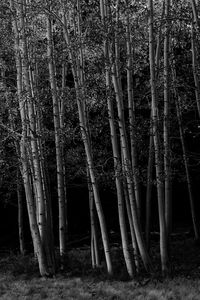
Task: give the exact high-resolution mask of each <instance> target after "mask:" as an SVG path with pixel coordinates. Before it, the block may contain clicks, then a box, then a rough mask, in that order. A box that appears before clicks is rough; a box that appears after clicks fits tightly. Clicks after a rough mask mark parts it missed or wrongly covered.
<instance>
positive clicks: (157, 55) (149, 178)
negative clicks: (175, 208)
mask: <svg viewBox="0 0 200 300" xmlns="http://www.w3.org/2000/svg"><path fill="white" fill-rule="evenodd" d="M164 13H165V2H164V1H163V8H162V13H161V17H160V19H161V21H160V24H159V31H158V36H157V45H156V53H155V71H156V75H155V76H156V79H157V80H159V73H160V52H161V39H162V27H163V20H164ZM149 135H150V137H149V155H148V167H147V189H146V221H145V238H146V243H147V249H149V248H150V232H151V228H150V227H151V206H152V201H151V200H152V185H153V184H152V183H153V166H154V146H153V133H152V113H151V119H150V130H149Z"/></svg>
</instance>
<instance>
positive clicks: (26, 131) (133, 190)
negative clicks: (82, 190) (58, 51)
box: [10, 0, 200, 278]
mask: <svg viewBox="0 0 200 300" xmlns="http://www.w3.org/2000/svg"><path fill="white" fill-rule="evenodd" d="M38 5H39V6H40V9H41V14H42V16H43V17H44V18H45V25H46V29H45V30H44V29H43V31H45V35H46V41H47V44H46V58H47V60H46V61H47V68H48V72H49V84H50V91H51V99H52V108H53V109H52V116H53V123H54V134H55V136H54V137H55V155H56V174H57V198H58V207H59V252H60V257H61V267H62V258H63V257H64V255H65V254H66V247H67V207H66V206H67V201H66V186H65V185H66V183H65V161H64V145H63V138H62V136H63V131H64V101H65V100H66V99H64V93H63V95H61V93H60V91H59V89H60V87H59V83H58V82H57V80H58V79H57V76H56V62H55V49H54V40H53V24H54V22H57V23H58V25H59V26H60V28H61V32H62V39H63V44H64V45H65V46H66V48H67V51H68V53H67V55H68V61H67V62H66V61H63V62H62V85H61V89H62V91H64V89H65V76H66V64H68V65H70V68H71V70H72V74H73V80H74V86H75V93H76V102H77V110H78V116H79V125H80V132H81V137H82V142H83V145H84V150H85V161H86V163H85V164H86V170H87V182H88V190H89V207H90V218H91V257H92V265H93V267H94V268H98V267H99V266H100V258H99V237H101V239H102V243H103V249H104V255H105V260H106V266H107V271H108V274H110V275H112V274H113V264H112V260H111V252H110V244H109V238H108V232H107V227H106V222H105V217H104V212H103V209H102V203H101V199H100V194H99V187H98V180H97V177H96V174H95V162H94V159H93V149H92V141H91V134H90V125H89V120H88V109H87V92H86V75H87V74H86V72H87V68H86V66H85V65H86V63H85V61H86V57H87V54H86V53H87V51H88V49H87V45H86V43H85V41H84V38H85V36H84V35H85V28H84V26H83V23H84V22H83V20H82V11H83V7H82V6H83V3H82V1H80V0H76V1H74V3H73V5H72V4H71V3H66V1H63V0H60V1H59V2H58V6H59V9H58V10H54V8H53V5H52V3H51V1H46V2H45V3H40V4H38ZM84 5H85V4H84ZM121 5H122V4H121V2H120V1H119V0H116V3H115V6H114V7H112V6H111V5H110V1H108V0H100V1H99V11H100V23H101V26H102V32H103V34H102V36H103V38H102V55H103V57H104V66H103V72H104V78H105V95H106V100H107V115H108V119H109V127H110V142H111V145H112V155H113V170H114V177H115V185H116V191H117V203H118V204H117V205H118V217H119V225H120V234H121V244H122V250H123V256H124V261H125V265H126V269H127V273H128V274H129V276H130V278H132V277H133V276H134V274H135V273H136V272H139V269H140V261H142V263H143V265H144V267H145V269H146V271H148V272H153V267H152V263H151V258H150V256H149V247H150V223H151V222H150V219H151V191H152V182H153V170H154V169H155V181H156V188H157V200H158V215H159V228H160V256H161V267H162V273H163V275H167V274H168V273H169V270H170V267H169V245H170V233H171V228H172V196H171V195H172V191H171V186H172V185H171V166H170V135H171V129H170V114H169V112H170V106H171V105H172V103H175V106H176V112H177V118H178V124H179V131H180V138H181V144H182V150H183V160H184V164H185V170H186V178H187V183H188V191H189V199H190V205H191V212H192V220H193V226H194V232H195V238H196V239H199V229H198V226H197V220H196V215H195V209H194V200H193V196H192V189H191V179H190V174H189V167H188V163H187V156H186V150H185V141H184V133H183V128H182V122H181V111H180V106H179V100H180V99H179V94H178V88H177V87H176V84H175V82H176V81H177V78H176V62H175V58H173V56H172V54H171V53H172V52H171V49H170V45H171V34H170V28H171V19H170V10H171V3H170V0H164V1H163V10H162V14H161V21H160V30H159V31H158V38H157V46H156V45H155V40H156V38H155V28H154V1H153V0H149V1H148V15H149V23H148V28H149V63H150V86H151V104H150V111H151V112H150V130H149V132H150V134H149V159H148V168H147V169H148V170H147V190H146V224H145V238H144V235H143V231H142V225H141V218H142V217H143V215H142V214H143V213H142V210H141V193H140V179H139V168H138V166H139V161H138V159H139V158H138V149H137V140H136V118H137V115H136V109H135V106H136V104H135V98H134V88H133V87H134V85H133V72H134V61H133V57H134V43H133V41H132V37H133V36H134V32H132V31H133V29H132V27H131V21H130V20H131V15H130V12H131V9H130V6H131V1H126V4H125V13H124V12H123V13H122V11H121V8H122V7H121ZM36 6H37V5H36ZM191 8H192V12H193V22H192V26H191V28H192V35H191V47H192V49H191V50H192V61H193V75H194V82H195V96H196V103H197V109H198V112H199V116H200V88H199V78H198V72H197V63H198V62H197V53H198V50H197V41H196V35H197V34H199V21H198V14H197V7H196V2H195V1H194V0H193V1H192V0H191ZM29 9H31V1H28V0H19V1H17V2H16V1H14V0H10V10H11V12H12V28H13V33H14V49H15V62H16V74H17V98H18V103H19V112H20V118H21V133H20V139H18V140H16V141H15V148H16V153H17V155H18V157H19V161H20V164H19V166H20V167H19V180H18V182H19V183H18V205H19V236H20V241H21V248H20V249H21V252H22V253H24V251H25V249H24V237H23V229H22V222H21V221H22V196H21V190H22V189H21V183H20V174H21V178H22V180H23V181H22V182H23V186H24V190H25V195H26V203H27V209H28V215H29V222H30V229H31V235H32V240H33V245H34V252H35V255H36V256H37V259H38V263H39V269H40V273H41V275H42V276H52V275H54V274H55V270H56V263H55V253H54V237H53V218H52V204H51V197H50V193H49V186H48V174H47V168H46V163H47V162H46V158H45V144H44V142H43V140H42V126H43V125H42V114H41V107H40V103H39V100H38V90H37V86H38V82H37V80H38V65H37V57H36V56H35V49H34V45H33V43H31V41H30V39H31V37H29V29H30V28H31V27H34V25H32V24H31V21H30V17H29ZM122 15H123V18H122ZM122 24H123V26H124V28H125V40H126V46H125V55H126V81H127V82H126V90H124V88H123V86H122V73H121V61H120V57H121V53H120V34H121V33H120V32H121V28H120V26H122ZM32 29H33V28H32ZM162 39H163V40H164V42H163V43H162V42H161V40H162ZM162 44H163V51H162V52H163V74H162V76H163V102H162V103H161V104H160V103H159V101H160V99H158V97H157V88H158V87H157V79H158V77H159V76H160V72H161V71H160V68H159V65H160V59H161V58H160V56H161V46H162ZM155 49H156V51H155ZM172 58H173V59H172ZM171 78H172V79H171ZM124 95H127V97H125V96H124ZM125 101H126V103H125ZM125 105H126V106H127V107H128V126H127V120H126V118H125V111H124V107H125ZM161 114H163V118H161ZM10 122H11V124H13V122H12V112H10ZM13 126H14V125H13ZM13 130H14V128H13ZM128 232H130V233H131V240H130V241H129V238H128ZM130 245H131V246H130ZM139 257H141V260H140V259H139Z"/></svg>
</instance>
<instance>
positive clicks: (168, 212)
mask: <svg viewBox="0 0 200 300" xmlns="http://www.w3.org/2000/svg"><path fill="white" fill-rule="evenodd" d="M169 14H170V0H165V30H164V74H163V78H164V121H163V141H164V176H165V219H166V229H167V236H168V238H169V236H170V233H171V229H172V197H171V196H172V193H171V170H170V169H171V168H170V142H169V134H170V124H169V122H170V120H169V109H170V87H169V38H170V33H169V26H170V23H169V17H170V15H169Z"/></svg>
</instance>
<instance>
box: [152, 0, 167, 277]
mask: <svg viewBox="0 0 200 300" xmlns="http://www.w3.org/2000/svg"><path fill="white" fill-rule="evenodd" d="M153 22H154V20H153V1H152V0H149V61H150V84H151V97H152V123H153V124H152V131H153V140H154V151H155V164H156V183H157V194H158V211H159V226H160V254H161V264H162V273H163V275H164V276H165V275H166V274H167V273H168V263H169V259H168V251H167V231H166V222H165V207H164V184H163V169H162V153H161V145H160V140H159V132H158V107H157V99H156V83H155V56H154V32H153V31H154V30H153Z"/></svg>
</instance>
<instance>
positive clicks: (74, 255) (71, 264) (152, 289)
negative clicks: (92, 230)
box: [0, 234, 200, 300]
mask: <svg viewBox="0 0 200 300" xmlns="http://www.w3.org/2000/svg"><path fill="white" fill-rule="evenodd" d="M158 246H159V243H158V240H157V238H156V237H155V239H154V241H153V243H152V247H151V256H152V259H153V265H154V271H155V274H154V275H153V276H152V275H151V276H150V275H148V274H145V272H144V271H142V270H141V271H142V273H141V276H138V277H137V278H135V279H133V280H128V279H127V275H126V273H125V270H124V268H123V265H122V260H121V259H120V251H121V250H120V247H119V245H116V244H115V245H114V246H113V248H112V251H113V256H114V265H115V275H114V277H113V278H108V277H107V275H106V274H105V270H104V267H102V269H101V270H99V271H94V270H92V269H91V266H90V256H89V249H88V247H82V248H79V249H73V250H70V251H69V254H68V258H67V259H66V266H68V267H67V268H66V271H63V272H62V273H58V274H57V275H56V277H55V278H52V279H42V278H40V277H39V274H38V269H37V264H36V262H35V260H34V258H33V257H32V256H30V255H27V256H25V257H22V256H20V255H16V254H13V253H10V254H9V255H5V254H4V255H2V257H1V258H0V299H5V300H9V299H11V300H12V299H13V300H14V299H20V300H22V299H26V300H29V299H30V300H34V299H50V300H52V299H56V300H59V299H67V300H70V299H85V300H87V299H88V300H89V299H110V300H111V299H112V300H114V299H126V300H128V299H134V300H142V299H149V300H150V299H151V300H156V299H157V300H164V299H168V300H169V299H170V300H173V299H174V300H175V299H176V300H177V299H180V300H182V299H193V300H195V299H196V300H197V299H200V248H199V246H198V245H196V244H195V242H194V240H193V238H191V237H188V236H186V235H185V234H181V235H174V236H173V237H172V249H171V257H172V273H171V275H170V276H169V277H168V278H166V279H163V278H162V277H161V275H160V264H159V255H158V253H159V252H158V249H159V247H158Z"/></svg>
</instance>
